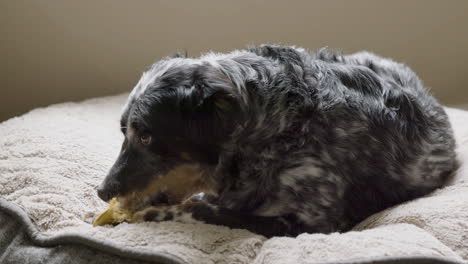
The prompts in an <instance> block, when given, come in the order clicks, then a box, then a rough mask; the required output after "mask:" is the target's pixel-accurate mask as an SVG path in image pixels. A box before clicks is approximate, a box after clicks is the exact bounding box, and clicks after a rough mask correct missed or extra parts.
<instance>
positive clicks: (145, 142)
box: [140, 133, 151, 145]
mask: <svg viewBox="0 0 468 264" xmlns="http://www.w3.org/2000/svg"><path fill="white" fill-rule="evenodd" d="M140 140H141V143H142V144H143V145H149V144H150V143H151V135H150V134H148V133H145V134H143V135H141V136H140Z"/></svg>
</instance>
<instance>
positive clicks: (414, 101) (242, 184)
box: [98, 45, 458, 237]
mask: <svg viewBox="0 0 468 264" xmlns="http://www.w3.org/2000/svg"><path fill="white" fill-rule="evenodd" d="M121 128H122V133H123V134H124V136H125V140H124V142H123V145H122V149H121V152H120V155H119V157H118V158H117V161H116V162H115V164H114V165H113V167H112V168H111V169H110V172H109V174H108V175H107V176H106V178H105V179H104V181H103V183H102V184H101V185H100V186H99V188H98V196H99V197H100V198H101V199H102V200H104V201H108V200H109V199H111V198H112V197H115V196H121V197H130V198H129V199H126V200H127V201H128V204H127V205H128V206H130V204H131V201H132V198H133V199H136V197H138V195H139V194H142V193H143V194H144V197H145V198H144V199H143V198H141V199H140V200H139V203H136V204H138V205H135V204H134V205H133V206H134V207H140V209H142V208H141V206H142V205H143V204H145V205H148V204H149V205H150V206H147V207H146V208H143V209H142V210H141V211H140V212H138V213H137V216H136V217H137V219H139V220H137V221H166V220H174V221H180V222H194V221H198V222H203V223H208V224H214V225H223V226H228V227H231V228H243V229H247V230H250V231H252V232H254V233H258V234H261V235H264V236H266V237H272V236H296V235H298V234H301V233H305V232H307V233H330V232H344V231H347V230H349V229H350V228H352V227H353V226H354V225H356V224H357V223H359V222H360V221H362V220H364V219H365V218H366V217H368V216H370V215H372V214H374V213H376V212H378V211H381V210H383V209H385V208H388V207H390V206H393V205H396V204H399V203H402V202H405V201H408V200H410V199H414V198H417V197H421V196H423V195H426V194H428V193H430V192H431V191H433V190H435V189H437V188H439V187H441V186H443V184H444V183H445V182H446V181H447V180H448V179H449V178H450V176H451V175H453V174H454V172H455V171H456V169H457V164H458V163H457V160H456V154H455V151H454V148H455V140H454V137H453V132H452V129H451V126H450V123H449V121H448V118H447V115H446V113H445V112H444V109H443V108H442V107H441V105H440V104H439V103H438V102H437V101H436V100H435V99H434V97H432V96H431V95H429V93H428V91H427V90H426V89H425V87H424V86H423V84H422V82H421V81H420V79H419V78H418V77H417V76H416V74H415V73H414V72H413V71H412V70H411V69H410V68H408V67H407V66H405V65H403V64H400V63H397V62H394V61H392V60H390V59H386V58H382V57H379V56H377V55H374V54H372V53H369V52H359V53H355V54H351V55H342V54H341V53H338V52H335V51H331V50H328V49H321V50H318V51H316V52H309V51H307V50H305V49H303V48H298V47H284V46H276V45H261V46H257V47H251V48H247V49H244V50H237V51H233V52H231V53H227V54H218V53H208V54H206V55H203V56H201V57H200V58H187V57H183V56H174V57H167V58H165V59H162V60H160V61H158V62H157V63H155V64H154V65H152V66H151V68H150V69H149V70H148V71H147V72H145V73H144V74H143V76H142V77H141V79H140V80H139V82H138V84H137V85H136V86H135V88H134V89H133V90H132V92H131V94H130V95H129V98H128V101H127V103H126V105H125V106H124V110H123V114H122V118H121ZM180 170H182V171H185V173H178V171H179V172H180ZM176 175H179V176H176ZM180 175H182V176H180ZM158 186H170V187H167V188H159V187H158ZM199 192H203V193H201V194H199V195H196V196H193V197H192V198H189V197H190V196H191V195H193V194H196V193H199ZM174 193H175V194H174ZM177 193H178V194H177ZM140 196H141V195H140Z"/></svg>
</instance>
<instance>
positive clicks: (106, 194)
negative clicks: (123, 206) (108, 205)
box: [97, 186, 114, 202]
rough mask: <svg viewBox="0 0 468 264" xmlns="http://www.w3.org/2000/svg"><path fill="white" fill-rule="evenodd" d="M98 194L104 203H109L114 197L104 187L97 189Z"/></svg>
mask: <svg viewBox="0 0 468 264" xmlns="http://www.w3.org/2000/svg"><path fill="white" fill-rule="evenodd" d="M97 194H98V196H99V198H101V199H102V200H103V201H104V202H108V201H109V200H110V199H111V198H112V197H114V194H113V193H112V192H111V191H109V190H107V189H105V188H103V187H102V186H99V188H98V189H97Z"/></svg>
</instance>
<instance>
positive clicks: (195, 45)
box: [0, 0, 468, 120]
mask: <svg viewBox="0 0 468 264" xmlns="http://www.w3.org/2000/svg"><path fill="white" fill-rule="evenodd" d="M467 11H468V1H464V0H459V1H458V0H453V1H438V0H417V1H409V2H408V1H404V0H398V1H386V2H381V1H378V2H377V1H372V0H362V1H307V0H303V1H295V2H294V3H291V2H289V1H277V0H274V1H268V2H266V1H216V0H212V1H203V2H200V1H183V3H181V2H171V1H167V2H162V1H161V2H160V1H138V2H134V1H124V0H103V1H92V0H83V1H72V2H69V1H60V0H43V1H21V0H18V1H1V2H0V22H1V23H0V29H1V31H0V32H2V37H3V39H2V41H1V42H0V56H1V58H2V60H3V61H6V62H7V63H2V64H1V65H2V66H0V67H1V68H0V74H1V78H0V85H1V89H2V97H1V98H2V99H0V100H1V102H0V120H4V119H6V118H9V117H11V116H13V115H18V114H21V113H23V112H25V111H27V110H29V109H32V108H35V107H38V106H45V105H48V104H51V103H57V102H62V101H68V100H81V99H84V98H89V97H94V96H101V95H108V94H115V93H120V92H124V91H129V90H130V89H131V88H132V87H133V85H134V84H135V83H136V82H137V80H138V78H139V76H140V75H141V73H142V71H144V70H145V68H146V67H147V66H148V65H149V64H151V63H152V62H153V61H154V60H157V59H158V58H161V57H162V56H166V55H170V54H172V53H174V52H175V51H180V50H187V51H188V52H189V55H192V56H197V55H199V53H200V52H206V51H208V50H215V51H223V52H224V51H229V50H232V49H236V48H243V47H245V46H246V45H248V44H261V43H277V44H286V45H298V46H303V47H306V48H309V49H312V50H314V49H318V48H320V47H324V46H328V47H330V48H335V49H341V50H343V51H344V52H354V51H358V50H370V51H374V52H376V53H378V54H381V55H383V56H387V57H392V58H395V59H396V60H398V61H402V62H405V63H407V64H408V65H410V66H411V67H412V68H413V69H414V70H415V71H416V72H417V73H418V74H419V75H420V77H421V78H422V79H423V80H424V82H425V83H426V85H427V86H429V87H431V91H432V92H433V93H434V94H435V95H436V97H438V98H439V99H440V100H441V101H442V102H443V103H445V104H452V105H455V104H463V103H466V101H467V100H468V89H466V86H465V84H466V83H467V82H468V74H467V73H468V72H467V68H466V66H465V64H466V61H468V53H467V52H466V51H465V50H466V47H468V34H464V33H463V32H465V30H466V28H467V27H468V16H466V12H467Z"/></svg>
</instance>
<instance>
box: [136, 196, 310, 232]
mask: <svg viewBox="0 0 468 264" xmlns="http://www.w3.org/2000/svg"><path fill="white" fill-rule="evenodd" d="M133 221H134V222H142V221H155V222H160V221H177V222H183V223H196V222H202V223H206V224H213V225H222V226H227V227H230V228H239V229H247V230H249V231H251V232H254V233H257V234H261V235H264V236H266V237H272V236H288V235H289V236H293V235H297V234H299V233H301V232H300V231H301V227H300V226H301V225H300V224H298V223H297V222H296V221H295V217H293V216H271V217H270V216H268V217H267V216H256V215H251V214H245V213H241V212H237V211H233V210H230V209H225V208H219V207H218V206H216V205H212V204H208V203H204V202H193V201H187V202H185V203H184V204H180V205H173V206H158V207H149V208H147V209H145V210H143V211H140V212H138V213H136V214H135V215H134V219H133Z"/></svg>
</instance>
